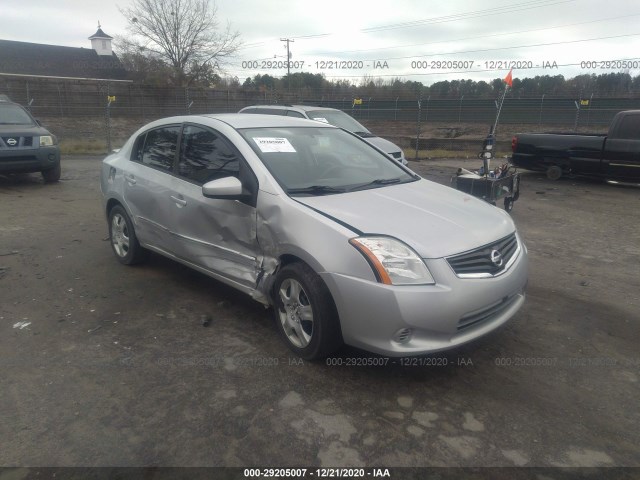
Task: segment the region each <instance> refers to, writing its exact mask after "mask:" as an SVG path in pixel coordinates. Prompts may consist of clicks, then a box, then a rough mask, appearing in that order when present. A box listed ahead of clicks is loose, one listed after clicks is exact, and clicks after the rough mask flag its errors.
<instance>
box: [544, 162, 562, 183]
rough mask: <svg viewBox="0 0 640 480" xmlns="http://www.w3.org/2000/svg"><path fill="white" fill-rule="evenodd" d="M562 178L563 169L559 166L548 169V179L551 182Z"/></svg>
mask: <svg viewBox="0 0 640 480" xmlns="http://www.w3.org/2000/svg"><path fill="white" fill-rule="evenodd" d="M561 176H562V168H560V167H559V166H558V165H551V166H550V167H549V168H547V178H548V179H549V180H558V179H559V178H560V177H561Z"/></svg>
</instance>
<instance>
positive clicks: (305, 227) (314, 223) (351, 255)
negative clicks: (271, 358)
mask: <svg viewBox="0 0 640 480" xmlns="http://www.w3.org/2000/svg"><path fill="white" fill-rule="evenodd" d="M257 235H258V243H259V245H260V249H261V253H262V255H263V257H262V263H261V270H262V272H261V276H260V278H259V282H258V289H257V290H258V291H257V292H256V294H255V295H254V298H256V300H261V298H259V297H262V296H264V297H265V298H266V299H268V300H269V302H270V299H269V296H270V295H269V292H270V289H271V287H272V285H273V280H274V276H275V274H277V270H278V268H279V266H280V264H281V261H282V259H283V257H284V256H292V257H295V258H298V259H300V260H301V261H303V262H305V263H307V264H308V265H309V266H310V267H311V268H312V269H313V270H314V271H316V272H317V273H318V274H322V273H324V272H331V273H337V274H343V275H348V276H355V277H358V278H361V279H366V280H371V281H374V282H375V277H374V274H373V272H372V270H371V268H370V267H369V265H368V264H367V262H366V261H365V260H364V258H363V257H362V255H360V254H359V253H358V251H357V250H356V249H355V248H353V247H352V246H351V245H350V244H349V239H350V238H353V237H355V236H357V234H356V233H355V232H354V231H352V230H350V229H349V228H347V227H346V226H342V225H339V224H337V223H336V222H335V221H333V220H331V219H330V218H328V217H326V216H324V215H322V214H320V213H318V212H315V211H313V210H312V209H310V208H309V207H307V206H305V205H302V204H301V203H299V202H297V201H296V200H295V199H293V198H290V197H288V196H286V195H284V194H283V195H272V194H268V193H265V192H262V191H261V192H260V193H259V195H258V212H257ZM329 287H330V286H329ZM330 290H331V294H332V295H333V296H334V298H337V297H340V296H341V295H342V293H341V292H338V291H333V289H332V288H331V287H330Z"/></svg>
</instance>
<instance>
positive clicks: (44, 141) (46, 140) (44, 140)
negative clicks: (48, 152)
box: [40, 135, 53, 147]
mask: <svg viewBox="0 0 640 480" xmlns="http://www.w3.org/2000/svg"><path fill="white" fill-rule="evenodd" d="M52 145H53V137H52V136H51V135H41V136H40V146H41V147H50V146H52Z"/></svg>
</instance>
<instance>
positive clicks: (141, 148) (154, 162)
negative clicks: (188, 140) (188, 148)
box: [131, 126, 180, 172]
mask: <svg viewBox="0 0 640 480" xmlns="http://www.w3.org/2000/svg"><path fill="white" fill-rule="evenodd" d="M178 135H180V127H179V126H172V127H163V128H157V129H155V130H150V131H148V132H147V133H146V134H142V135H140V136H139V137H138V139H137V140H136V143H135V145H134V147H133V156H132V158H131V159H132V160H133V161H136V162H140V163H143V164H144V165H147V166H149V167H153V168H158V169H160V170H165V171H168V172H170V171H172V170H173V164H174V161H175V158H176V150H177V148H178Z"/></svg>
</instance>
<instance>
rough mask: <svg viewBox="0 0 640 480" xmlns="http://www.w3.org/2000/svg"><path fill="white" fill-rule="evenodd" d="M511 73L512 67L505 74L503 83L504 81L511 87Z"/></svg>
mask: <svg viewBox="0 0 640 480" xmlns="http://www.w3.org/2000/svg"><path fill="white" fill-rule="evenodd" d="M512 74H513V68H512V69H511V70H509V73H507V76H506V77H504V83H506V84H507V85H509V86H510V87H513V75H512Z"/></svg>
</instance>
